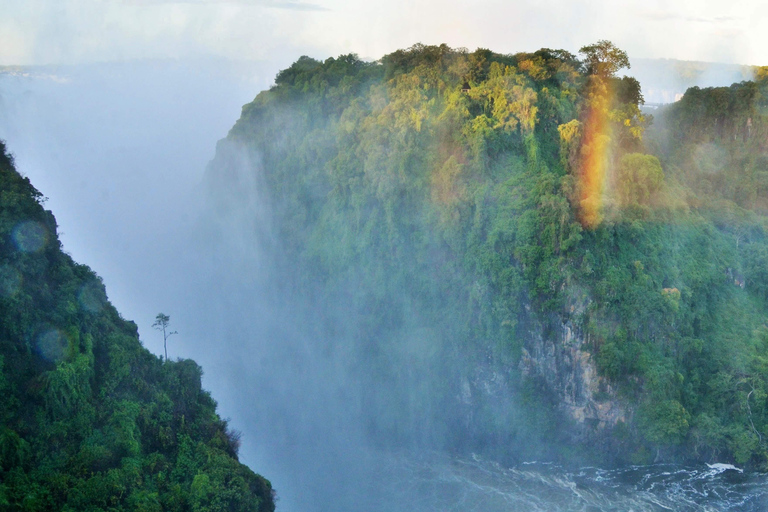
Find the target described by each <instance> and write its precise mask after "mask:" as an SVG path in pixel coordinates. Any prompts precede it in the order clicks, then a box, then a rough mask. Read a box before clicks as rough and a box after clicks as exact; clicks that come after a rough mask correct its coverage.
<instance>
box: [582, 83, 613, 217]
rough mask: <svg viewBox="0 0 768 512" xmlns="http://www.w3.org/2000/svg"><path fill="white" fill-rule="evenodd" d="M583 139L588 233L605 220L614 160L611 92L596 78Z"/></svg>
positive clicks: (592, 86) (585, 120)
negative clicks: (609, 113)
mask: <svg viewBox="0 0 768 512" xmlns="http://www.w3.org/2000/svg"><path fill="white" fill-rule="evenodd" d="M590 89H591V90H590V93H589V101H588V105H587V110H586V115H585V116H584V125H583V126H584V128H583V135H582V138H581V151H580V165H579V168H578V184H577V188H576V190H577V194H578V210H579V211H578V218H579V221H580V222H581V225H582V226H583V227H584V228H587V229H594V228H596V227H597V226H598V225H599V224H600V222H602V220H603V216H602V207H603V198H604V195H605V187H606V174H607V170H608V162H609V160H610V146H611V145H610V142H611V137H610V125H609V122H608V111H609V105H610V96H611V94H610V92H609V90H608V87H607V86H606V83H605V81H604V80H602V79H601V78H599V77H593V82H592V83H591V84H590Z"/></svg>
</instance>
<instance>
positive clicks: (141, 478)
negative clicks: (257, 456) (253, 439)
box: [0, 142, 274, 512]
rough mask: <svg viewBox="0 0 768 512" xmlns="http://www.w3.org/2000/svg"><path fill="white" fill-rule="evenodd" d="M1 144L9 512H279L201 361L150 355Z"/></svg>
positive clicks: (1, 478) (3, 428) (1, 413)
mask: <svg viewBox="0 0 768 512" xmlns="http://www.w3.org/2000/svg"><path fill="white" fill-rule="evenodd" d="M43 203H44V198H43V196H42V195H41V194H40V192H38V191H37V190H36V189H35V188H34V187H33V186H32V185H31V184H30V183H29V180H28V179H26V178H24V177H22V176H20V175H19V174H18V173H17V172H16V170H15V169H14V165H13V160H12V158H11V157H10V156H9V153H8V152H7V150H6V147H5V145H4V144H3V143H2V142H0V369H2V373H0V393H2V395H3V400H2V401H0V508H2V510H8V511H22V510H24V511H38V510H39V511H43V510H63V511H82V510H90V511H118V510H145V511H161V510H163V511H192V510H222V511H223V510H227V511H233V510H238V511H254V512H255V511H258V512H264V511H273V510H274V501H273V491H272V488H271V485H270V483H269V481H267V480H265V479H264V478H263V477H261V476H259V475H256V474H255V473H253V472H252V471H251V470H250V469H248V468H247V467H245V466H244V465H242V464H240V463H239V462H238V460H237V449H238V445H239V437H238V434H237V433H235V432H232V431H230V430H228V429H227V424H226V422H225V421H223V420H221V418H219V417H218V416H217V414H216V402H215V401H214V400H213V399H212V398H211V396H210V395H209V393H208V392H206V391H204V390H203V389H201V382H200V378H201V375H202V369H201V368H200V367H199V366H198V365H197V364H195V363H194V362H193V361H190V360H179V361H162V360H161V359H158V358H157V357H155V356H154V355H152V354H150V353H149V352H148V351H147V350H145V349H144V348H143V347H142V346H141V343H140V342H139V339H138V333H137V329H136V325H135V324H134V323H133V322H129V321H126V320H124V319H122V318H121V317H120V315H119V313H118V312H117V311H116V310H115V309H114V307H112V305H111V304H110V303H109V302H108V300H107V296H106V293H105V290H104V286H103V284H102V283H101V280H100V279H99V278H98V276H96V275H95V274H94V273H93V272H92V271H91V270H90V269H89V268H88V267H86V266H84V265H79V264H77V263H75V262H73V261H72V259H71V258H70V257H69V256H68V255H67V254H65V253H64V252H62V250H61V246H60V243H59V241H58V238H57V233H56V221H55V219H54V217H53V215H52V214H51V212H49V211H46V210H45V209H44V208H43V206H42V205H43Z"/></svg>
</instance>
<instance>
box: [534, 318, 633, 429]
mask: <svg viewBox="0 0 768 512" xmlns="http://www.w3.org/2000/svg"><path fill="white" fill-rule="evenodd" d="M550 324H551V325H552V328H546V326H545V325H543V324H542V323H541V322H538V321H534V322H531V325H530V328H529V329H528V333H529V337H528V340H526V343H525V348H524V349H523V355H522V357H521V359H520V369H521V371H522V372H523V374H524V375H525V376H530V377H540V378H542V379H543V380H544V381H545V382H546V383H547V384H548V386H549V387H550V388H551V389H552V391H553V393H554V394H555V395H556V396H558V397H559V398H560V400H559V401H560V404H561V408H562V409H563V411H564V412H565V413H566V414H567V415H568V416H570V417H571V418H573V419H574V420H575V421H576V422H577V423H579V424H582V425H584V427H585V429H587V430H603V429H605V428H606V427H609V428H611V427H614V426H616V424H617V423H618V422H624V421H626V418H627V412H626V410H625V407H624V406H623V405H622V404H621V403H620V402H619V400H618V398H617V396H616V393H615V390H614V389H613V388H612V387H611V386H610V384H608V382H607V381H606V380H605V379H604V378H603V377H600V376H599V375H598V374H597V367H596V365H595V361H594V359H593V358H592V354H591V353H590V352H588V351H587V350H586V340H585V339H584V336H583V334H582V332H581V331H580V329H578V328H577V327H576V326H575V325H574V324H573V321H572V320H570V319H568V320H566V321H561V320H560V319H552V320H551V322H550Z"/></svg>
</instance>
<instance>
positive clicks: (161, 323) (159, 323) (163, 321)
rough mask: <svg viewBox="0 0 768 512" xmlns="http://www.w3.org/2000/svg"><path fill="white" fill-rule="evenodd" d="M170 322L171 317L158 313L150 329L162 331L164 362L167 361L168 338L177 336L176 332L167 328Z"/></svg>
mask: <svg viewBox="0 0 768 512" xmlns="http://www.w3.org/2000/svg"><path fill="white" fill-rule="evenodd" d="M170 322H171V317H170V316H168V315H166V314H164V313H158V314H157V316H156V317H155V323H153V324H152V327H154V328H155V329H157V330H158V331H162V333H163V349H164V350H165V360H166V361H167V360H168V338H170V337H171V336H173V335H174V334H179V333H178V332H177V331H170V330H169V328H168V325H169V324H170Z"/></svg>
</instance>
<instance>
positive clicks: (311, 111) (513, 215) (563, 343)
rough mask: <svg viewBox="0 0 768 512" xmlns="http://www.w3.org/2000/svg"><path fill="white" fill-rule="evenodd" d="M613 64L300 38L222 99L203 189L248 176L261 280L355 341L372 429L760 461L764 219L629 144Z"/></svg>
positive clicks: (594, 58)
mask: <svg viewBox="0 0 768 512" xmlns="http://www.w3.org/2000/svg"><path fill="white" fill-rule="evenodd" d="M628 65H629V62H628V61H627V59H626V54H624V53H623V52H621V50H619V49H617V48H615V47H613V45H611V44H610V43H607V42H604V41H601V42H599V43H597V44H596V45H592V46H588V47H585V48H583V49H582V59H579V58H577V57H576V56H574V55H571V54H569V53H568V52H565V51H562V50H549V49H542V50H539V51H537V52H534V53H521V54H516V55H499V54H495V53H493V52H491V51H489V50H482V49H480V50H477V51H475V52H472V53H469V52H467V51H466V50H453V49H450V48H448V47H447V46H445V45H442V46H439V47H436V46H422V45H417V46H414V47H412V48H410V49H408V50H400V51H397V52H395V53H393V54H390V55H387V56H385V57H383V58H382V59H381V60H380V61H378V62H374V63H366V62H362V61H360V60H359V59H357V58H356V57H355V56H354V55H347V56H341V57H339V58H338V59H334V58H330V59H328V60H326V61H325V62H319V61H315V60H313V59H310V58H307V57H302V58H301V59H299V60H298V61H297V62H296V63H294V64H293V65H292V66H291V67H290V68H288V69H286V70H284V71H282V72H281V73H280V74H278V76H277V78H276V80H275V86H274V87H273V88H272V89H270V90H269V91H264V92H262V93H260V94H259V95H258V96H257V97H256V99H255V100H254V101H253V102H252V103H250V104H248V105H246V106H245V107H244V108H243V113H242V117H241V118H240V120H239V121H238V122H237V123H236V124H235V126H234V127H233V129H232V130H231V132H230V134H229V136H228V137H227V139H226V140H225V141H222V142H221V143H220V145H219V147H218V151H217V156H216V158H215V159H214V161H213V162H212V164H211V166H210V168H209V171H208V180H209V187H210V189H211V190H212V191H213V193H214V196H215V197H216V199H217V200H218V206H219V208H220V211H221V212H224V214H225V215H226V214H227V213H229V214H231V215H236V212H238V211H240V212H242V211H246V207H247V205H248V204H249V203H248V201H249V199H248V198H247V197H245V194H244V192H243V191H244V190H246V189H247V188H246V187H244V186H243V185H244V182H243V180H255V181H256V182H257V183H258V187H259V189H260V190H261V191H262V192H263V193H264V198H263V200H264V202H265V203H266V204H269V207H270V212H271V216H270V219H271V222H272V225H271V226H270V233H271V236H272V238H271V240H272V242H273V245H274V248H275V251H276V253H277V254H279V257H278V258H276V260H277V261H279V262H280V263H282V265H283V269H282V271H281V272H278V273H279V274H280V276H281V279H284V281H285V282H287V283H289V286H292V287H293V290H294V291H296V292H298V293H300V294H302V295H303V296H308V297H311V298H312V300H314V301H315V303H316V304H317V308H318V313H319V314H320V315H321V316H324V317H325V318H326V322H327V324H329V325H330V327H328V329H327V333H326V334H327V336H328V337H329V339H327V340H318V342H319V343H327V344H328V345H329V349H328V350H329V351H330V352H332V351H333V347H334V341H333V337H334V336H338V337H341V336H345V337H347V338H349V339H351V340H353V343H351V345H350V346H351V349H350V350H349V351H348V352H347V353H345V355H344V357H345V358H348V360H350V361H351V362H350V366H351V367H353V368H356V369H357V371H358V372H359V381H358V384H359V386H360V389H362V390H363V391H362V395H361V396H360V397H359V398H358V401H359V407H360V409H361V410H362V411H363V414H364V418H365V421H367V422H368V426H369V432H370V434H371V435H372V436H373V437H374V438H376V439H378V440H381V442H382V443H395V444H402V443H414V444H417V445H426V446H434V445H441V446H448V447H451V448H454V449H461V450H469V449H471V450H477V451H484V452H488V453H492V454H493V456H495V457H507V458H527V457H545V458H569V457H572V456H576V455H580V456H584V455H587V456H591V457H593V458H596V459H599V460H602V461H607V460H631V461H636V462H651V461H653V460H665V459H667V460H669V459H704V460H711V459H714V458H717V459H718V460H723V459H730V460H734V461H737V462H739V463H751V464H754V465H764V464H765V463H766V461H768V458H767V457H768V450H767V448H768V444H766V440H765V437H766V435H768V402H766V400H767V399H768V369H767V368H766V367H765V363H764V361H765V360H766V359H765V358H766V356H767V355H768V352H767V351H768V329H767V328H766V327H765V322H766V313H767V312H768V310H767V309H766V302H765V300H766V296H765V293H764V291H763V290H764V289H765V278H766V276H764V275H763V274H762V273H761V272H763V271H762V270H760V269H761V268H765V267H763V266H762V263H759V262H758V259H759V258H760V257H761V256H760V254H763V252H761V251H764V246H763V245H760V244H763V241H764V240H765V231H764V228H763V225H762V224H761V223H759V222H751V221H750V222H747V223H745V222H742V220H734V223H735V224H734V225H735V226H737V228H738V229H742V228H743V229H747V230H748V231H749V233H750V237H751V238H750V245H749V247H747V246H745V245H744V244H743V240H742V239H740V238H738V237H736V238H734V236H733V232H732V229H731V227H724V226H723V225H722V224H721V223H718V221H717V219H715V218H713V217H712V216H710V215H707V214H706V213H705V212H703V211H702V210H701V208H699V207H697V205H696V204H695V201H693V200H692V198H694V197H700V200H701V199H702V197H703V196H697V193H696V189H695V188H694V185H695V186H701V185H702V183H700V182H699V183H694V182H696V181H697V180H690V181H686V180H683V179H681V178H680V176H679V173H678V172H677V171H676V170H674V169H672V167H673V166H674V165H678V166H679V165H681V164H673V163H672V161H671V160H670V159H669V158H668V157H667V156H665V155H666V153H664V152H663V151H662V150H661V149H659V148H661V146H660V144H658V143H656V144H653V145H650V146H647V147H646V141H645V132H646V130H647V128H648V126H649V121H650V120H649V119H646V118H645V117H644V116H643V115H642V113H641V111H640V109H639V105H640V104H642V101H643V98H642V94H641V91H640V85H639V83H638V82H637V81H636V80H634V79H632V78H629V77H623V78H619V77H618V76H617V75H616V73H617V72H618V71H619V70H620V69H622V68H624V67H628ZM689 94H690V93H689ZM693 94H695V92H694V93H693ZM685 101H687V100H684V101H683V102H681V103H684V102H685ZM692 101H694V100H692ZM694 103H696V101H694ZM717 108H719V107H717ZM722 116H723V117H727V116H728V113H725V112H724V113H723V114H722ZM681 119H682V118H681ZM680 122H685V123H688V124H687V125H686V126H680V127H678V128H676V130H677V133H686V132H690V131H692V130H693V129H695V128H697V127H698V126H699V125H698V124H697V123H698V122H697V121H696V120H695V119H693V118H690V119H687V120H682V121H680ZM718 122H720V121H718ZM727 122H728V123H730V122H731V121H727ZM733 122H734V123H737V122H736V121H733ZM739 122H740V121H739ZM754 123H756V121H755V118H754V117H753V126H755V125H754ZM737 124H738V123H737ZM662 138H664V137H662ZM665 140H666V139H665ZM668 141H669V143H668V145H671V146H672V147H673V149H674V147H675V146H679V145H680V144H682V143H681V142H680V141H679V139H677V138H674V137H672V136H669V137H668ZM665 144H667V143H666V142H665ZM708 148H709V146H707V147H705V148H704V151H709V149H708ZM673 149H668V151H672V150H673ZM713 151H715V152H717V151H718V150H713ZM760 151H762V149H760ZM652 152H656V153H657V154H658V156H660V157H662V161H663V162H660V160H659V158H657V156H654V155H653V154H651V153H652ZM754 156H755V158H757V159H759V158H761V157H759V156H758V153H755V154H754ZM756 161H757V160H756ZM756 165H758V164H756ZM243 167H245V169H243ZM750 172H751V171H750ZM723 176H724V177H723V178H722V179H723V181H725V182H727V181H728V178H727V177H726V174H724V175H723ZM751 192H752V194H753V203H754V204H755V205H759V204H762V202H763V201H764V199H765V197H764V194H765V192H764V191H763V190H762V188H759V187H752V189H751ZM753 244H758V245H753ZM753 253H754V254H753ZM755 258H758V259H755ZM759 261H763V260H759ZM744 282H746V283H748V285H747V286H744ZM342 312H343V313H342ZM340 318H341V319H343V320H339V319H340ZM345 346H346V345H345ZM563 448H566V449H565V450H563Z"/></svg>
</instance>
